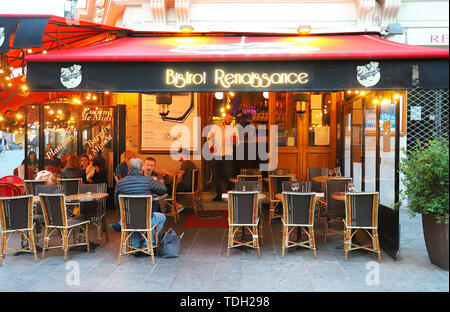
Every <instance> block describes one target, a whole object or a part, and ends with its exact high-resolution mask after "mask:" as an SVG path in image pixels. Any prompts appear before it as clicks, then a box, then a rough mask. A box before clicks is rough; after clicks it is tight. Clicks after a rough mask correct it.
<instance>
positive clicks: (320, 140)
mask: <svg viewBox="0 0 450 312" xmlns="http://www.w3.org/2000/svg"><path fill="white" fill-rule="evenodd" d="M314 145H330V127H328V126H325V127H315V128H314Z"/></svg>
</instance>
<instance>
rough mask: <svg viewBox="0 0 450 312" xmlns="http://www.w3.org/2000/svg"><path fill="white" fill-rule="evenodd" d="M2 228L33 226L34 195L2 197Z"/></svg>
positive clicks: (0, 209)
mask: <svg viewBox="0 0 450 312" xmlns="http://www.w3.org/2000/svg"><path fill="white" fill-rule="evenodd" d="M0 225H1V226H0V228H1V230H2V231H15V230H24V229H31V228H32V227H33V196H32V195H24V196H14V197H0Z"/></svg>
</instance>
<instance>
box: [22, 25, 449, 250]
mask: <svg viewBox="0 0 450 312" xmlns="http://www.w3.org/2000/svg"><path fill="white" fill-rule="evenodd" d="M112 31H113V32H114V38H113V39H111V40H103V41H101V42H100V43H99V42H96V43H95V44H92V45H85V46H81V47H75V48H68V49H61V50H59V51H54V52H52V53H48V54H44V53H37V54H33V55H29V56H26V57H25V58H24V59H25V61H26V69H27V78H26V83H27V86H28V88H29V90H30V91H31V92H46V93H50V94H58V95H59V94H61V95H65V94H66V95H68V96H60V97H57V100H56V101H55V100H54V101H47V102H42V103H28V104H27V105H26V109H25V133H26V134H25V141H26V143H27V144H25V146H26V153H28V152H29V151H30V149H32V150H35V151H37V153H38V154H39V155H40V159H43V158H45V156H50V155H51V154H58V153H59V152H60V151H61V150H63V149H64V151H66V152H67V151H69V152H74V153H78V154H79V153H81V152H83V151H86V150H87V148H88V147H89V148H90V149H96V150H98V151H102V155H103V156H105V157H106V158H107V162H108V164H109V167H110V168H111V169H112V168H114V167H115V166H116V165H117V164H118V162H119V161H120V159H119V158H120V154H121V153H122V152H123V151H125V150H126V149H131V150H135V151H138V152H139V154H140V155H141V156H150V155H151V156H153V157H155V158H156V159H157V160H158V165H157V166H159V167H166V168H169V169H172V168H174V169H175V168H177V167H178V165H177V164H176V162H174V161H173V160H172V159H171V156H170V151H171V150H172V151H173V150H177V149H178V148H179V147H184V148H188V149H189V150H191V155H192V158H193V160H194V162H196V164H197V165H198V167H199V168H201V173H202V187H203V190H204V191H207V190H208V189H209V188H210V186H211V185H210V182H211V175H212V174H211V168H210V161H209V160H207V159H205V157H202V156H204V154H203V153H202V147H203V146H204V143H205V136H206V135H205V134H204V130H203V129H204V128H205V127H207V126H208V125H212V124H214V123H219V122H221V121H222V120H223V114H225V113H227V112H228V113H231V114H232V115H233V116H234V117H235V118H234V121H233V123H234V124H239V125H241V126H242V127H246V126H249V125H250V126H251V127H253V128H252V129H255V132H254V133H250V131H247V132H246V134H245V135H243V136H242V138H241V140H242V142H243V143H242V144H244V145H245V146H246V148H245V157H244V159H238V160H236V161H235V170H236V172H237V171H238V169H239V168H249V167H255V168H256V167H260V165H261V164H264V163H267V162H269V161H270V160H273V158H274V157H276V162H275V167H273V168H271V169H277V168H278V169H290V170H291V171H292V172H294V173H295V174H296V176H297V179H298V180H307V179H308V168H312V167H326V168H329V169H334V168H336V167H340V168H342V175H344V176H350V177H352V178H353V181H354V183H355V185H356V188H357V190H359V191H378V192H380V241H381V244H382V248H383V249H384V250H385V251H386V252H387V253H388V254H389V255H391V256H392V257H394V258H395V257H396V255H397V253H398V247H399V226H398V224H399V221H398V210H397V209H396V208H395V203H396V202H397V201H398V194H399V189H400V187H401V185H400V184H401V181H400V177H399V174H398V170H397V168H398V164H399V161H400V156H401V147H407V145H408V142H407V133H408V132H407V123H408V120H415V121H418V119H423V118H422V117H420V116H419V115H420V113H421V112H419V108H413V107H410V106H411V105H409V94H410V93H414V92H417V90H421V92H422V93H423V92H434V93H435V94H440V96H441V98H442V99H441V102H438V101H434V103H445V94H447V102H446V103H447V108H446V109H447V115H448V76H449V75H448V50H443V49H433V48H428V47H419V46H409V45H405V44H401V43H394V42H392V41H388V40H386V39H383V38H382V37H381V36H380V33H377V32H364V33H327V34H320V35H317V34H311V35H292V34H291V35H287V34H276V33H236V32H233V33H229V32H226V33H221V32H214V33H210V32H208V33H190V34H181V33H179V32H163V33H160V32H146V31H131V30H128V29H119V28H117V29H114V30H112ZM445 92H446V93H445ZM94 97H95V99H94ZM414 106H416V105H414ZM444 114H445V107H444ZM428 119H429V117H428ZM447 120H448V119H447ZM274 126H276V127H274ZM186 129H187V130H188V133H189V136H188V137H185V136H183V135H179V134H180V133H181V132H182V130H186ZM246 129H251V128H246ZM258 129H260V130H258ZM49 143H52V144H51V146H48V144H49ZM252 143H258V146H264V147H265V152H267V153H266V154H264V153H261V154H258V155H256V157H254V158H252V157H250V156H251V155H250V153H249V148H248V147H249V146H250V145H251V144H252ZM46 153H49V155H46ZM266 156H268V157H266ZM109 171H110V172H112V170H109ZM266 174H267V173H266ZM109 179H110V184H111V185H113V181H112V177H111V176H110V177H109Z"/></svg>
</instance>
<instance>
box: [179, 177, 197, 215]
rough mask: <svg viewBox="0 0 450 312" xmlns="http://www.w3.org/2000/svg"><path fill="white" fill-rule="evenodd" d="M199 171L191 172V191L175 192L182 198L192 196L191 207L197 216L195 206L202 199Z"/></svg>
mask: <svg viewBox="0 0 450 312" xmlns="http://www.w3.org/2000/svg"><path fill="white" fill-rule="evenodd" d="M199 179H200V170H199V169H194V170H192V190H191V191H190V192H177V196H178V195H182V196H186V195H187V196H192V206H193V208H194V213H195V215H197V205H198V203H199V202H200V201H201V199H202V192H201V191H200V182H199Z"/></svg>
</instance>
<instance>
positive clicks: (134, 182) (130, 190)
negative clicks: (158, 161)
mask: <svg viewBox="0 0 450 312" xmlns="http://www.w3.org/2000/svg"><path fill="white" fill-rule="evenodd" d="M141 172H142V160H140V159H139V158H131V159H130V160H129V173H128V175H127V176H126V177H125V178H123V179H121V180H120V181H119V182H118V183H117V185H116V191H115V196H114V202H115V205H116V207H117V208H119V195H120V194H127V195H151V194H156V195H164V194H165V193H166V192H167V188H166V186H165V185H164V184H162V183H160V182H157V181H153V180H152V179H150V178H148V177H146V176H143V175H141ZM165 221H166V216H165V215H164V214H162V213H160V212H159V205H158V200H157V199H156V198H155V199H154V200H153V215H152V219H151V222H152V224H157V229H158V234H159V232H160V231H161V229H162V227H163V225H164V222H165ZM120 226H121V223H120V222H117V223H113V224H110V227H111V228H112V229H113V230H115V231H118V232H119V231H120ZM152 241H153V242H154V241H155V238H154V237H153V235H152ZM131 244H132V245H133V246H135V247H145V246H146V242H145V241H144V244H143V246H141V234H140V233H133V235H132V236H131ZM135 255H136V256H141V254H135Z"/></svg>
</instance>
